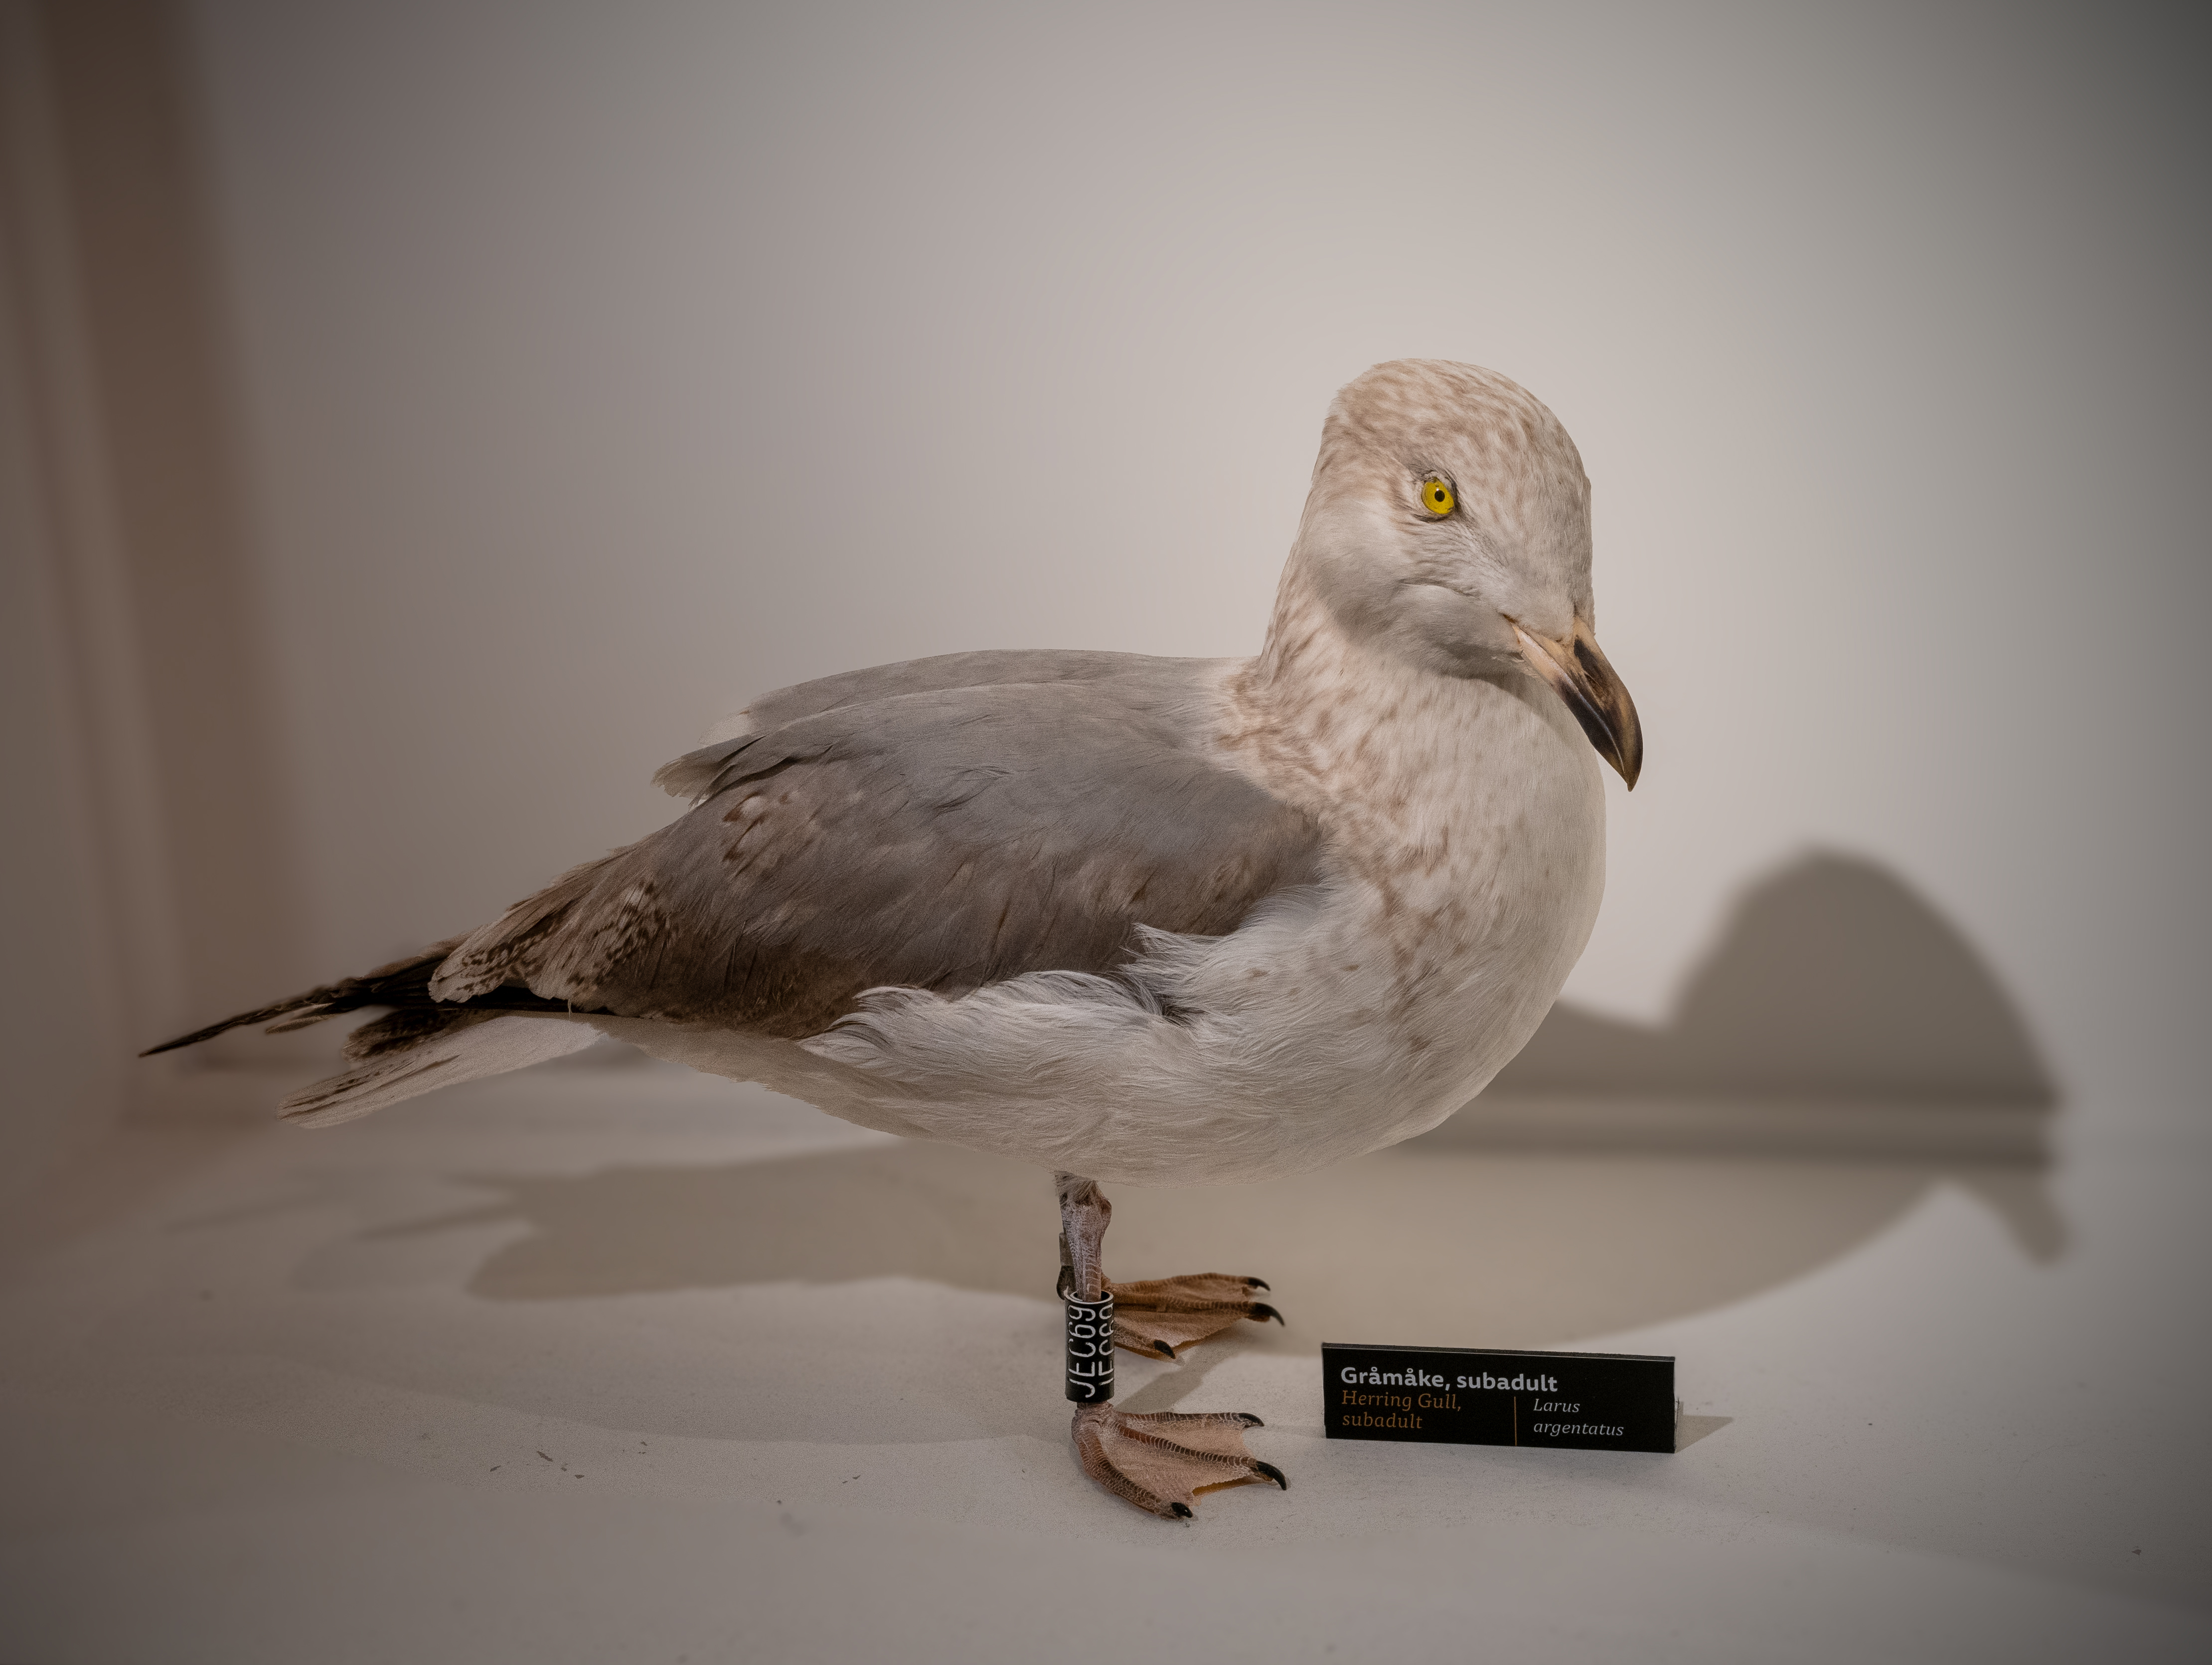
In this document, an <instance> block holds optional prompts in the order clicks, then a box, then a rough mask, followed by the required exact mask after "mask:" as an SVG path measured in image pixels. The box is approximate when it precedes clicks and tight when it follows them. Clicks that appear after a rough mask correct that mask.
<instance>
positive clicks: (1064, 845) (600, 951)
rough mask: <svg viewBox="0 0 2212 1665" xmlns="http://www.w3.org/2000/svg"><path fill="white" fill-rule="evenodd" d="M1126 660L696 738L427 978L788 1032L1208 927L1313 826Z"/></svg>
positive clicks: (447, 988)
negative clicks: (608, 824) (577, 858)
mask: <svg viewBox="0 0 2212 1665" xmlns="http://www.w3.org/2000/svg"><path fill="white" fill-rule="evenodd" d="M963 657H965V656H963ZM1098 657H1101V658H1103V657H1106V656H1103V655H1102V656H1098ZM1115 657H1121V656H1115ZM1146 663H1149V664H1150V665H1156V666H1173V667H1175V670H1174V671H1173V673H1172V674H1168V675H1162V674H1159V673H1155V674H1153V675H1152V676H1151V677H1150V678H1146V677H1141V676H1132V677H1127V678H1125V677H1118V676H1117V677H1115V678H1108V679H1105V680H1103V681H1102V680H1095V679H1094V680H1090V681H1085V680H1081V679H1063V680H1061V681H1060V682H1055V683H1045V684H995V685H988V686H983V687H959V688H945V689H936V690H924V691H916V692H909V693H901V694H896V695H893V696H890V697H887V698H884V697H879V698H875V699H870V700H866V701H862V702H854V703H846V704H840V705H836V706H833V707H832V708H829V709H828V710H825V711H823V712H820V713H818V714H813V715H810V716H807V717H804V718H801V719H799V720H796V721H791V722H787V723H785V724H784V725H782V726H781V727H779V728H777V729H775V731H774V732H771V733H769V734H765V735H761V736H757V737H745V738H737V739H732V740H730V741H726V742H724V743H723V744H720V745H719V746H710V747H707V748H704V749H702V750H701V751H699V752H695V753H693V754H692V755H691V757H690V758H687V759H684V760H683V762H684V763H685V764H686V765H687V766H689V767H690V769H691V770H692V772H693V774H694V775H695V777H696V779H697V780H698V781H699V783H700V784H699V790H701V791H702V794H703V795H702V801H701V802H700V803H699V804H698V805H696V807H695V808H694V809H693V810H692V811H690V813H689V814H687V815H685V816H684V817H682V818H681V819H679V820H678V821H676V822H674V823H671V825H669V826H668V827H665V828H664V829H661V831H660V832H659V833H657V834H655V835H653V836H652V837H649V838H647V839H645V840H643V841H642V842H640V843H638V844H635V845H633V846H631V847H630V848H629V849H626V850H622V851H617V853H616V854H613V855H611V856H609V857H607V858H605V860H601V861H599V862H596V863H593V864H592V865H591V866H587V867H582V868H579V869H577V870H576V871H575V872H572V873H570V874H568V876H567V877H566V878H562V880H560V881H559V882H558V883H556V884H554V885H553V886H551V887H550V888H549V889H548V890H544V891H542V892H540V893H539V894H538V896H533V897H532V898H531V899H530V900H529V901H527V902H524V903H522V904H520V906H519V907H517V908H513V909H512V910H510V911H509V913H508V914H507V916H506V917H505V918H504V919H502V920H501V921H498V922H497V923H496V924H495V925H492V926H490V927H486V928H485V929H484V930H483V931H480V932H478V933H476V935H474V936H472V937H471V938H469V939H466V940H465V942H463V943H462V944H461V945H460V946H459V948H458V949H456V950H455V951H454V952H453V955H452V956H451V957H449V958H448V959H447V961H446V962H445V963H444V964H443V965H442V966H441V967H440V968H439V971H438V974H437V976H436V978H435V981H433V983H432V985H431V990H432V993H433V994H435V995H436V997H437V998H438V999H440V1000H472V999H479V998H483V997H485V996H488V995H490V994H492V993H493V991H495V990H497V989H499V988H501V987H510V988H512V987H516V986H518V985H519V986H520V987H523V988H526V989H528V990H529V991H530V992H531V993H532V994H535V995H537V996H538V997H540V998H544V999H552V1000H565V1001H567V1002H568V1003H570V1004H571V1005H573V1006H574V1008H575V1009H577V1010H580V1011H604V1012H613V1013H617V1014H619V1015H622V1016H626V1017H651V1018H668V1019H672V1020H677V1021H687V1022H711V1023H717V1024H727V1025H732V1026H737V1027H743V1028H749V1029H754V1030H760V1031H762V1032H765V1033H768V1034H773V1035H781V1036H804V1035H811V1034H815V1033H817V1032H818V1031H820V1030H823V1029H825V1028H827V1027H828V1026H829V1024H831V1023H832V1022H834V1021H835V1020H836V1018H838V1017H840V1016H842V1014H844V1013H845V1012H850V1011H852V1010H854V1005H855V1002H854V997H855V996H856V995H858V994H860V991H861V990H863V989H866V988H872V987H879V986H883V985H886V984H897V985H904V986H908V987H920V988H927V989H933V990H935V991H937V992H939V993H941V994H947V995H956V994H963V993H965V992H967V991H969V990H970V989H974V988H978V987H982V986H984V985H986V984H988V983H992V982H997V981H1002V980H1004V979H1006V978H1009V977H1015V976H1018V975H1022V974H1023V973H1024V972H1030V971H1039V970H1078V971H1092V972H1098V973H1108V972H1111V971H1113V970H1114V969H1116V968H1117V967H1119V966H1120V965H1121V964H1122V963H1125V961H1126V960H1127V957H1128V954H1129V952H1130V950H1131V948H1132V946H1133V939H1134V935H1135V932H1134V927H1137V926H1139V925H1146V926H1152V927H1157V928H1158V929H1160V930H1164V931H1172V932H1177V933H1190V934H1196V935H1207V936H1212V935H1220V934H1223V933H1226V932H1229V931H1231V930H1233V929H1235V928H1236V927H1237V924H1238V922H1239V921H1242V920H1243V917H1244V916H1245V915H1247V914H1248V913H1249V912H1250V911H1251V909H1252V908H1254V907H1255V905H1257V904H1258V903H1259V902H1261V901H1263V900H1265V899H1266V898H1267V896H1272V895H1274V894H1276V893H1277V892H1279V891H1281V890H1285V889H1288V888H1290V887H1292V886H1295V885H1298V884H1308V883H1311V882H1312V881H1313V880H1314V879H1315V878H1316V877H1317V870H1318V864H1319V861H1320V858H1321V837H1320V833H1319V830H1318V829H1317V828H1316V826H1315V825H1314V823H1312V822H1311V821H1310V819H1308V818H1307V817H1305V816H1304V815H1303V814H1302V813H1300V812H1299V811H1297V810H1294V809H1292V808H1291V807H1290V806H1289V805H1285V804H1283V803H1281V802H1280V801H1279V800H1277V799H1274V798H1273V797H1271V796H1269V795H1268V793H1266V792H1265V791H1264V790H1262V789H1261V787H1258V786H1256V785H1255V784H1254V783H1253V782H1251V781H1249V780H1247V779H1245V778H1244V777H1243V775H1237V774H1236V773H1234V772H1232V771H1231V770H1229V769H1224V768H1222V767H1220V766H1219V765H1218V764H1217V763H1213V762H1212V761H1210V760H1209V759H1208V758H1207V757H1206V756H1204V755H1203V753H1202V752H1201V751H1200V750H1199V749H1198V748H1197V746H1196V745H1195V744H1194V742H1193V732H1194V723H1193V720H1192V718H1191V709H1192V706H1193V700H1194V667H1195V666H1196V665H1197V663H1198V662H1193V661H1171V660H1154V661H1149V662H1145V661H1139V664H1140V665H1142V664H1146ZM1187 667H1191V668H1187ZM1124 668H1125V669H1127V667H1124Z"/></svg>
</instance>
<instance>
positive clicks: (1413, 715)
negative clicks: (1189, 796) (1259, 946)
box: [1223, 559, 1548, 852]
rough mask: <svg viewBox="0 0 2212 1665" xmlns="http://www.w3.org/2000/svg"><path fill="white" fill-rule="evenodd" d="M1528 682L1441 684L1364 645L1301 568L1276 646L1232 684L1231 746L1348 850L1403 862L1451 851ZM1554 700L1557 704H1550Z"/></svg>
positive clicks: (1522, 714) (1278, 620) (1284, 604)
mask: <svg viewBox="0 0 2212 1665" xmlns="http://www.w3.org/2000/svg"><path fill="white" fill-rule="evenodd" d="M1523 680H1525V679H1523V678H1510V677H1509V678H1462V677H1448V676H1440V675H1437V673H1435V672H1433V671H1424V670H1421V669H1419V668H1418V667H1416V666H1413V665H1408V664H1407V663H1406V662H1405V661H1403V660H1402V659H1398V658H1396V657H1395V656H1394V655H1391V654H1389V653H1383V652H1379V651H1377V650H1376V649H1375V648H1372V647H1368V646H1366V645H1364V644H1363V643H1361V642H1359V641H1355V640H1354V639H1353V638H1352V636H1351V635H1349V634H1348V633H1347V632H1346V630H1345V629H1344V627H1343V625H1342V624H1341V623H1340V622H1339V621H1338V620H1337V619H1336V617H1334V614H1333V613H1332V612H1331V611H1330V610H1329V608H1328V605H1326V604H1325V603H1324V602H1323V601H1322V599H1321V598H1320V597H1319V596H1318V595H1317V594H1316V592H1315V590H1314V588H1313V586H1311V584H1310V582H1309V581H1308V580H1306V578H1305V576H1304V574H1303V573H1302V572H1300V570H1299V569H1298V567H1297V563H1296V562H1295V559H1294V560H1293V563H1292V565H1291V568H1289V569H1288V570H1286V571H1285V574H1284V577H1283V583H1282V587H1281V589H1280V590H1279V592H1278V593H1277V596H1276V600H1275V611H1274V615H1273V618H1272V619H1271V620H1270V622H1269V624H1268V628H1267V645H1266V646H1265V647H1263V648H1262V649H1261V652H1260V653H1259V655H1258V657H1257V658H1255V659H1249V660H1248V661H1246V662H1245V664H1244V665H1242V666H1241V667H1239V669H1238V670H1237V671H1236V672H1235V673H1234V674H1233V675H1232V676H1231V679H1230V683H1229V687H1228V695H1229V700H1228V704H1229V710H1230V722H1229V726H1228V728H1227V731H1226V732H1225V734H1224V736H1223V744H1224V745H1225V747H1226V748H1227V749H1228V750H1231V751H1233V752H1235V753H1237V755H1238V756H1239V757H1243V759H1244V760H1245V761H1246V763H1247V766H1248V767H1249V768H1251V769H1252V770H1253V771H1254V773H1255V775H1258V776H1259V777H1260V778H1261V781H1263V782H1264V783H1265V784H1266V785H1267V787H1268V788H1269V790H1271V791H1273V792H1274V793H1277V794H1278V795H1279V796H1281V797H1283V798H1285V799H1288V800H1289V801H1290V802H1292V803H1294V804H1296V805H1298V807H1300V808H1301V809H1304V810H1305V811H1307V813H1309V814H1310V815H1312V816H1314V817H1315V818H1316V820H1318V821H1320V822H1322V823H1323V824H1324V825H1327V826H1330V827H1333V828H1334V829H1336V830H1337V832H1338V834H1339V836H1340V839H1341V838H1343V837H1346V836H1349V837H1350V839H1351V840H1352V842H1355V843H1358V844H1363V845H1366V846H1368V847H1370V848H1383V847H1389V848H1395V849H1396V850H1398V851H1401V852H1404V851H1408V850H1420V851H1431V852H1433V851H1437V850H1439V849H1442V848H1446V847H1448V845H1449V839H1450V824H1451V823H1452V821H1453V820H1454V819H1455V818H1456V811H1457V807H1458V800H1459V799H1460V797H1461V795H1462V793H1464V792H1465V790H1466V789H1467V787H1468V781H1469V779H1470V776H1471V775H1472V773H1473V772H1474V769H1475V768H1476V766H1477V764H1478V763H1479V762H1480V759H1481V757H1482V756H1483V753H1484V750H1485V745H1484V737H1485V731H1486V729H1487V728H1488V727H1490V726H1492V725H1493V724H1494V723H1495V722H1496V721H1497V720H1498V719H1499V718H1500V717H1504V716H1505V715H1506V714H1507V713H1506V711H1505V709H1504V708H1514V709H1513V710H1512V712H1511V716H1512V717H1514V718H1516V719H1519V720H1522V721H1525V720H1526V710H1527V708H1528V707H1530V706H1532V705H1533V703H1534V702H1532V701H1531V700H1530V699H1529V695H1530V694H1531V693H1532V692H1538V693H1541V690H1534V689H1533V687H1532V688H1529V689H1524V688H1522V687H1519V686H1516V684H1517V683H1519V682H1522V681H1523ZM1547 697H1548V696H1547Z"/></svg>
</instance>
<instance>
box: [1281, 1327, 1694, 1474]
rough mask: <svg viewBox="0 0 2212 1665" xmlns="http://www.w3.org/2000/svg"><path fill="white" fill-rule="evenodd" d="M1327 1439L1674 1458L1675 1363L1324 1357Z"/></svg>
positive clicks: (1331, 1353)
mask: <svg viewBox="0 0 2212 1665" xmlns="http://www.w3.org/2000/svg"><path fill="white" fill-rule="evenodd" d="M1321 1366H1322V1390H1321V1402H1322V1427H1323V1429H1324V1430H1325V1431H1327V1433H1328V1437H1329V1438H1331V1439H1395V1440H1409V1441H1414V1442H1429V1443H1441V1444H1449V1445H1541V1446H1552V1447H1555V1448H1559V1449H1572V1450H1577V1451H1672V1450H1673V1449H1674V1360H1673V1359H1671V1358H1647V1357H1645V1356H1644V1355H1642V1354H1638V1353H1622V1352H1505V1351H1504V1350H1502V1349H1498V1348H1492V1347H1355V1346H1342V1345H1340V1344H1339V1343H1336V1342H1334V1341H1324V1342H1322V1348H1321Z"/></svg>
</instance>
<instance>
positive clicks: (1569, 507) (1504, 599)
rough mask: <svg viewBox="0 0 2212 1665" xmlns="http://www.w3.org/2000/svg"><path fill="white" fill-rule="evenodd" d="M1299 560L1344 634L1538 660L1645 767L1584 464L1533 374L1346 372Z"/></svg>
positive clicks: (1522, 671)
mask: <svg viewBox="0 0 2212 1665" xmlns="http://www.w3.org/2000/svg"><path fill="white" fill-rule="evenodd" d="M1291 571H1292V572H1293V573H1295V574H1297V581H1299V582H1300V583H1301V584H1302V585H1304V586H1306V587H1307V588H1308V589H1309V590H1310V592H1311V593H1312V594H1313V595H1314V597H1315V598H1316V599H1317V600H1318V601H1319V602H1320V603H1321V605H1322V606H1323V607H1324V608H1326V609H1327V610H1328V612H1329V614H1330V615H1331V616H1332V617H1334V620H1335V622H1336V623H1337V626H1338V627H1339V628H1340V629H1342V630H1343V631H1344V632H1345V633H1346V635H1349V636H1350V637H1352V639H1353V640H1355V641H1360V642H1363V643H1364V644H1366V645H1367V646H1369V647H1372V648H1374V649H1376V650H1377V651H1380V652H1383V653H1388V654H1389V655H1391V656H1392V657H1393V658H1395V659H1401V660H1404V661H1406V662H1407V663H1408V664H1410V665H1413V666H1415V667H1417V668H1419V669H1420V670H1422V671H1429V672H1431V673H1433V674H1436V675H1439V676H1446V677H1486V678H1502V677H1509V676H1512V677H1517V676H1533V677H1534V678H1537V679H1538V680H1540V681H1541V682H1542V683H1543V684H1545V685H1546V686H1547V687H1548V688H1549V689H1550V690H1552V691H1553V693H1554V694H1555V695H1557V696H1559V699H1561V700H1562V701H1564V702H1565V704H1566V706H1567V708H1568V709H1569V710H1570V711H1571V712H1572V713H1573V714H1574V715H1575V718H1576V720H1577V721H1578V722H1580V723H1581V725H1582V727H1583V732H1584V733H1586V734H1588V735H1589V739H1590V744H1592V745H1594V746H1595V747H1596V748H1597V750H1598V753H1599V755H1600V756H1601V757H1604V758H1605V760H1606V761H1607V763H1611V764H1612V765H1613V768H1614V769H1618V770H1619V771H1620V776H1621V778H1622V779H1623V780H1624V781H1627V782H1628V784H1629V785H1630V786H1631V787H1633V786H1634V785H1635V784H1636V777H1637V775H1638V771H1639V770H1640V769H1642V767H1643V761H1644V733H1643V729H1642V727H1641V726H1640V725H1639V723H1638V720H1637V716H1636V704H1635V702H1634V701H1632V699H1630V698H1629V696H1628V690H1627V689H1626V687H1625V686H1624V685H1623V684H1622V683H1621V680H1620V678H1619V677H1618V676H1617V675H1615V674H1614V672H1613V666H1612V665H1610V664H1608V663H1607V660H1606V657H1605V655H1604V653H1601V652H1600V651H1599V648H1598V645H1597V637H1596V635H1595V629H1594V618H1595V607H1594V606H1593V605H1592V603H1591V599H1590V531H1589V477H1588V476H1587V475H1585V474H1584V473H1583V459H1582V456H1581V454H1580V453H1578V452H1577V451H1576V449H1575V442H1574V441H1572V440H1571V439H1569V438H1568V437H1567V430H1566V429H1565V428H1563V427H1561V426H1560V424H1559V418H1558V417H1557V416H1553V414H1552V413H1551V412H1550V411H1549V410H1547V409H1545V407H1544V406H1543V404H1541V402H1539V401H1538V400H1537V399H1536V398H1534V395H1532V394H1530V393H1529V392H1528V391H1527V390H1526V389H1525V388H1522V387H1521V386H1518V385H1517V384H1516V383H1514V382H1512V381H1510V380H1507V379H1506V378H1505V377H1504V376H1501V375H1499V374H1498V373H1497V372H1495V371H1493V370H1485V369H1481V368H1478V367H1476V366H1474V365H1472V364H1451V363H1446V362H1443V361H1440V360H1435V359H1398V360H1395V361H1393V362H1390V363H1389V364H1378V365H1376V367H1375V368H1373V369H1371V370H1370V371H1368V372H1367V374H1364V375H1363V376H1361V377H1359V378H1358V380H1356V381H1353V382H1352V383H1351V384H1350V385H1349V386H1346V388H1345V389H1344V390H1343V391H1342V392H1340V393H1339V394H1338V395H1337V396H1336V399H1335V402H1334V404H1331V405H1330V406H1329V410H1328V421H1327V422H1326V423H1325V424H1324V425H1323V426H1322V441H1321V454H1320V456H1319V458H1318V459H1316V462H1315V464H1314V478H1313V490H1312V492H1311V494H1310V495H1309V496H1308V497H1307V499H1306V509H1305V516H1304V520H1302V521H1301V522H1300V524H1299V527H1298V540H1297V546H1296V548H1295V550H1293V552H1292V556H1291Z"/></svg>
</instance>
